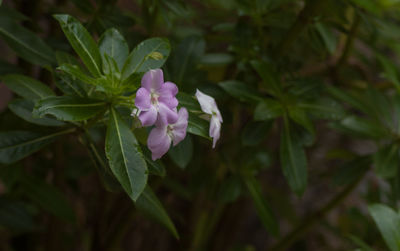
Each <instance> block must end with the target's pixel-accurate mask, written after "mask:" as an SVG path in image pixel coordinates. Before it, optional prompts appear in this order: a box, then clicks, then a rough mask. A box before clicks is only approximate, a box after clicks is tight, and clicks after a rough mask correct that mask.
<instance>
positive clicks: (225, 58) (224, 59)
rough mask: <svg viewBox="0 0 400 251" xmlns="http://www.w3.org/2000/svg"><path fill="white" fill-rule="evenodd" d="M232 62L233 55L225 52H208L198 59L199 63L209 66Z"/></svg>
mask: <svg viewBox="0 0 400 251" xmlns="http://www.w3.org/2000/svg"><path fill="white" fill-rule="evenodd" d="M232 62H234V57H233V56H232V55H230V54H227V53H208V54H204V55H203V56H202V57H201V59H200V63H201V64H203V65H210V66H223V65H228V64H230V63H232Z"/></svg>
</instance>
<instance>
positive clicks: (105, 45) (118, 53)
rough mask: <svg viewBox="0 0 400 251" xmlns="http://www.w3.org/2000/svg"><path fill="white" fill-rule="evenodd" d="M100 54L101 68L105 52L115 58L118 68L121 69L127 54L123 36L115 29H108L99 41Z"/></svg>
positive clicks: (126, 44) (126, 45) (127, 48)
mask: <svg viewBox="0 0 400 251" xmlns="http://www.w3.org/2000/svg"><path fill="white" fill-rule="evenodd" d="M99 49H100V54H101V57H102V59H103V70H104V71H105V72H107V71H106V69H104V66H105V65H106V64H105V58H104V55H105V54H107V55H108V56H110V57H111V58H113V59H114V60H115V62H116V63H117V65H118V68H119V70H120V71H121V70H122V67H123V66H124V63H125V60H126V58H127V56H128V54H129V47H128V43H127V42H126V41H125V38H124V37H123V36H122V35H121V33H119V31H118V30H117V29H114V28H112V29H109V30H107V31H106V32H104V34H103V35H102V36H101V38H100V41H99Z"/></svg>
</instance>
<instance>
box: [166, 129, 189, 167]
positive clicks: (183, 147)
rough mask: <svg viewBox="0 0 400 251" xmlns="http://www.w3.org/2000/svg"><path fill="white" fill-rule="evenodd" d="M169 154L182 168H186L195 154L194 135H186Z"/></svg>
mask: <svg viewBox="0 0 400 251" xmlns="http://www.w3.org/2000/svg"><path fill="white" fill-rule="evenodd" d="M168 155H169V157H171V159H172V161H173V162H174V163H175V164H176V165H177V166H179V167H180V168H182V169H184V168H186V166H187V165H188V164H189V162H190V160H191V159H192V156H193V142H192V137H191V136H190V135H186V137H185V139H184V140H182V141H181V142H180V143H179V144H178V145H176V146H174V147H172V148H171V149H169V151H168Z"/></svg>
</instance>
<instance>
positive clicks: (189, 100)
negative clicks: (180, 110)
mask: <svg viewBox="0 0 400 251" xmlns="http://www.w3.org/2000/svg"><path fill="white" fill-rule="evenodd" d="M176 98H177V99H178V101H179V105H180V106H183V107H185V108H186V109H188V110H190V111H201V107H200V104H199V101H197V99H196V98H195V97H194V96H191V95H189V94H186V93H184V92H178V94H177V95H176Z"/></svg>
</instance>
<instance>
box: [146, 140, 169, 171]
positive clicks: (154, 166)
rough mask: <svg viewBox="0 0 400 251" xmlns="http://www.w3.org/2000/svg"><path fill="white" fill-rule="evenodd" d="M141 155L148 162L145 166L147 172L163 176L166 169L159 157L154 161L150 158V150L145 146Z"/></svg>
mask: <svg viewBox="0 0 400 251" xmlns="http://www.w3.org/2000/svg"><path fill="white" fill-rule="evenodd" d="M143 156H144V158H145V160H146V162H147V164H148V165H147V167H148V168H149V174H153V175H158V176H161V177H165V174H166V170H165V166H164V164H163V163H162V161H161V160H160V159H158V160H156V161H154V160H152V159H151V152H150V151H149V150H148V149H147V147H144V148H143Z"/></svg>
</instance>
